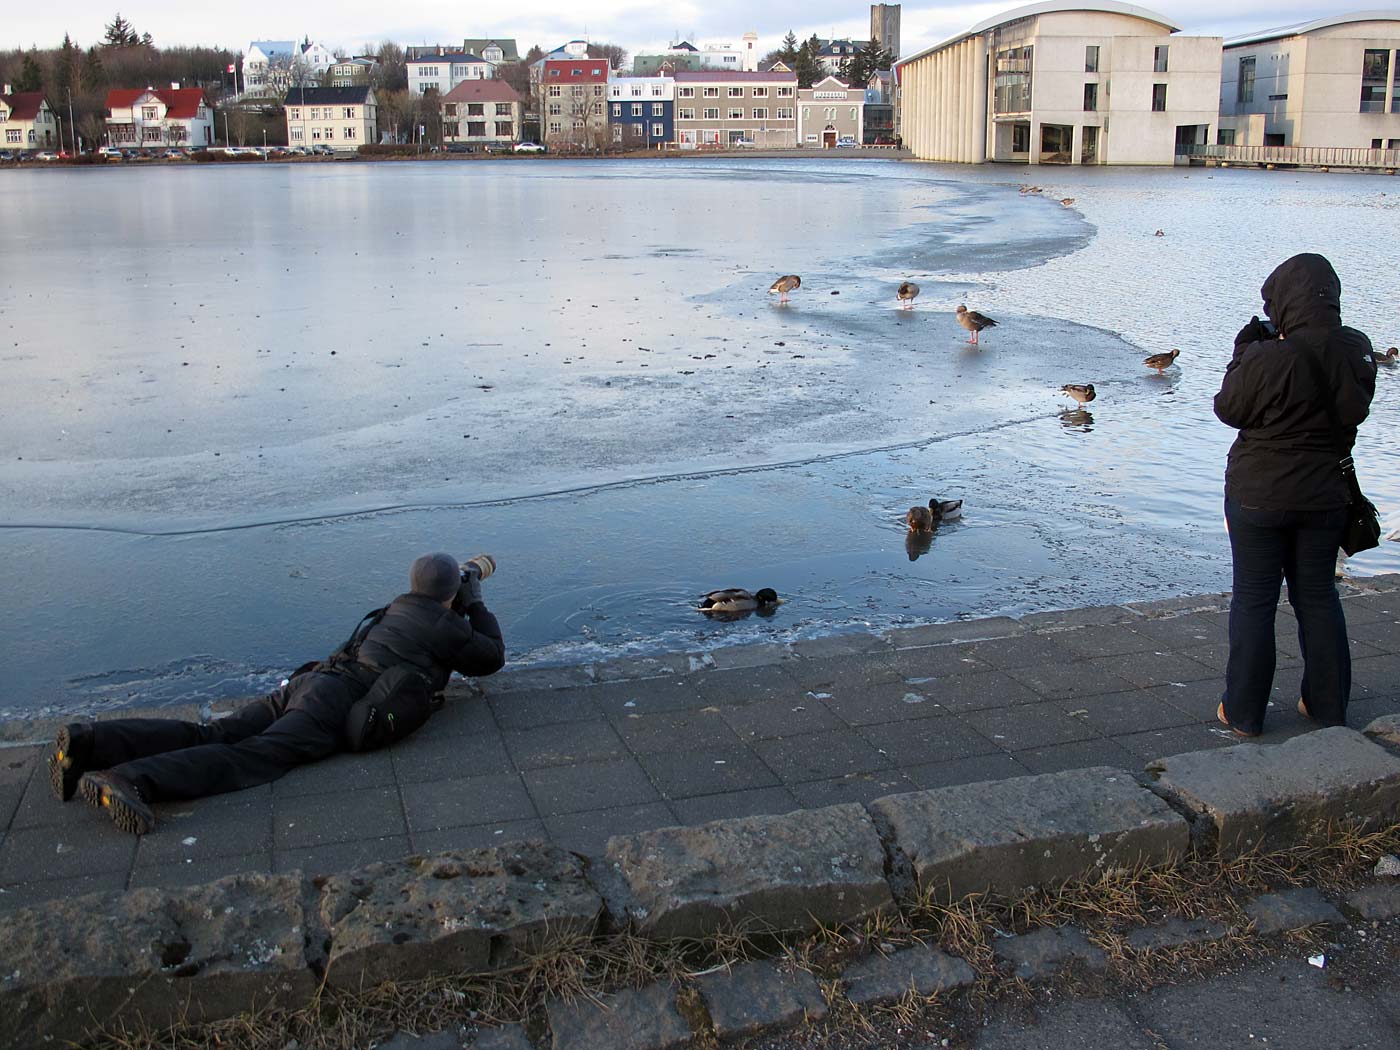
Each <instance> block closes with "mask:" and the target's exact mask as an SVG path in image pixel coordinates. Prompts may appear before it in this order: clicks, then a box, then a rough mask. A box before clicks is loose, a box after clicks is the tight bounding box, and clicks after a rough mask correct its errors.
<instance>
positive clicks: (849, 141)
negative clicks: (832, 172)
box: [836, 136, 860, 149]
mask: <svg viewBox="0 0 1400 1050" xmlns="http://www.w3.org/2000/svg"><path fill="white" fill-rule="evenodd" d="M858 145H860V143H858V142H857V141H856V140H855V139H853V138H851V137H850V136H847V137H846V138H843V139H837V140H836V148H837V149H852V148H854V147H855V146H858Z"/></svg>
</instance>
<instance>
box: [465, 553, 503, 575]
mask: <svg viewBox="0 0 1400 1050" xmlns="http://www.w3.org/2000/svg"><path fill="white" fill-rule="evenodd" d="M473 569H475V570H476V576H477V579H479V580H484V579H486V578H487V577H489V576H490V575H491V574H492V573H493V572H495V571H496V559H495V558H493V557H491V555H489V554H474V555H472V556H471V557H470V558H468V559H467V560H466V561H464V562H463V563H462V575H463V576H466V575H467V574H468V573H470V572H471V571H472V570H473Z"/></svg>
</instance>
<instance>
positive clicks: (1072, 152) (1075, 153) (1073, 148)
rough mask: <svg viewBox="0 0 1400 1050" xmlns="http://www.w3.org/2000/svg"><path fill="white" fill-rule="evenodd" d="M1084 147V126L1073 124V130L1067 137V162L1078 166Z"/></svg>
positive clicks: (1078, 123) (1076, 122)
mask: <svg viewBox="0 0 1400 1050" xmlns="http://www.w3.org/2000/svg"><path fill="white" fill-rule="evenodd" d="M1083 146H1084V125H1083V124H1081V123H1080V122H1079V121H1077V120H1076V121H1075V122H1074V130H1073V131H1072V132H1070V137H1069V162H1070V163H1071V164H1078V163H1079V158H1080V155H1081V153H1082V150H1083Z"/></svg>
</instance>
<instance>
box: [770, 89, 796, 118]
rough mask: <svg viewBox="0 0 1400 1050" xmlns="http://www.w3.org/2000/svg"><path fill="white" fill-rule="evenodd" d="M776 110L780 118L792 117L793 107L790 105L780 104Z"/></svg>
mask: <svg viewBox="0 0 1400 1050" xmlns="http://www.w3.org/2000/svg"><path fill="white" fill-rule="evenodd" d="M778 90H779V91H781V90H782V88H779V89H778ZM774 112H775V115H776V116H777V119H778V120H791V119H792V107H790V106H779V107H778V108H777V110H775V111H774Z"/></svg>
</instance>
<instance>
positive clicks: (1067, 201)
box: [1060, 197, 1074, 208]
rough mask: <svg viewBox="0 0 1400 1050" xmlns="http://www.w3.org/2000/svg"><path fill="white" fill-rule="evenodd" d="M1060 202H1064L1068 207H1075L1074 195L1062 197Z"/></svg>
mask: <svg viewBox="0 0 1400 1050" xmlns="http://www.w3.org/2000/svg"><path fill="white" fill-rule="evenodd" d="M1060 203H1061V204H1063V205H1064V206H1065V207H1066V208H1073V207H1074V198H1073V197H1061V198H1060Z"/></svg>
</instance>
